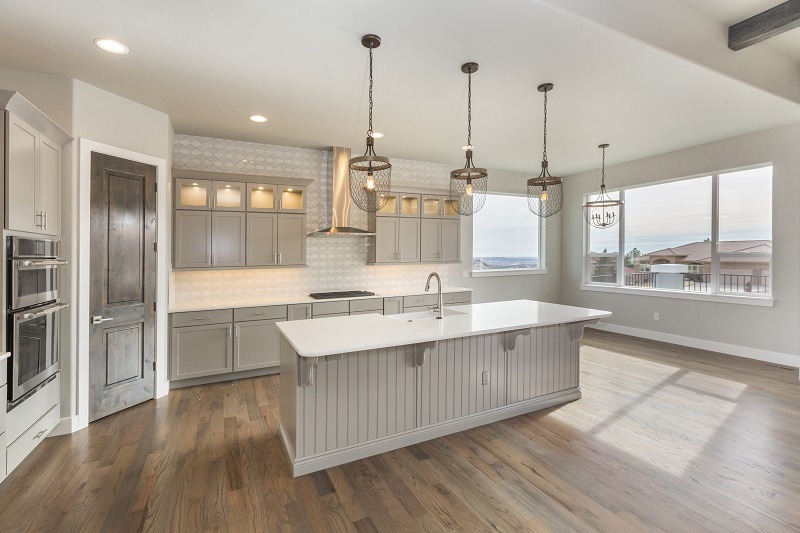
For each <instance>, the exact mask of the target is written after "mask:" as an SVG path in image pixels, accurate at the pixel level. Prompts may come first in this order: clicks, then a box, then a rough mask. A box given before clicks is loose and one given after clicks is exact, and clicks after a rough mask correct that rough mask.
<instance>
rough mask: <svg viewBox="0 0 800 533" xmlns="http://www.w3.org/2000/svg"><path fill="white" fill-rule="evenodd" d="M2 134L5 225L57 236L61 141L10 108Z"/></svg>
mask: <svg viewBox="0 0 800 533" xmlns="http://www.w3.org/2000/svg"><path fill="white" fill-rule="evenodd" d="M0 92H2V91H0ZM45 124H46V123H45ZM62 133H63V132H62ZM4 134H5V154H6V168H7V174H6V202H5V203H6V220H5V222H6V228H7V229H9V230H16V231H25V232H29V233H39V234H44V235H56V236H57V235H60V234H61V208H60V205H61V144H60V143H59V142H57V141H54V140H52V139H50V138H49V137H47V136H46V135H45V134H44V133H42V132H41V131H39V130H38V129H37V128H35V127H34V126H32V125H31V124H30V123H28V122H26V121H25V120H23V119H22V118H20V117H19V116H17V115H16V114H14V113H12V112H10V111H6V112H5V128H4ZM65 135H66V134H65Z"/></svg>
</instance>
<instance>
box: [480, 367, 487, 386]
mask: <svg viewBox="0 0 800 533" xmlns="http://www.w3.org/2000/svg"><path fill="white" fill-rule="evenodd" d="M481 382H482V383H483V384H484V385H488V384H489V371H488V370H484V371H483V374H481Z"/></svg>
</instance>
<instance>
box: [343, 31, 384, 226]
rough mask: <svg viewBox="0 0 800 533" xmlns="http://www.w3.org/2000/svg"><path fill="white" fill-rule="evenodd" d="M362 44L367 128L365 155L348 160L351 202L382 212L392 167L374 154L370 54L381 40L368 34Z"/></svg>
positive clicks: (368, 211) (362, 207) (360, 207)
mask: <svg viewBox="0 0 800 533" xmlns="http://www.w3.org/2000/svg"><path fill="white" fill-rule="evenodd" d="M361 44H362V45H363V46H364V47H365V48H368V49H369V126H368V127H367V142H366V145H367V149H366V150H365V151H364V155H362V156H358V157H353V158H352V159H350V180H349V182H350V183H349V188H350V198H352V200H353V203H354V204H356V206H357V207H358V208H359V209H361V210H362V211H366V212H367V213H375V212H377V211H380V210H381V209H383V207H385V206H386V202H388V200H389V198H388V194H389V192H391V188H392V163H391V161H389V158H388V157H383V156H379V155H378V154H377V153H376V152H375V137H374V136H373V130H372V106H373V100H372V50H373V49H374V48H378V47H379V46H380V45H381V38H380V37H378V36H377V35H373V34H367V35H364V36H363V37H361Z"/></svg>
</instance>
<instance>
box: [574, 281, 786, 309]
mask: <svg viewBox="0 0 800 533" xmlns="http://www.w3.org/2000/svg"><path fill="white" fill-rule="evenodd" d="M581 290H582V291H596V292H615V293H617V294H632V295H637V296H656V297H658V298H676V299H679V300H701V301H704V302H718V303H728V304H741V305H755V306H760V307H772V306H773V304H774V300H773V299H772V297H771V296H737V295H734V294H707V293H699V292H685V291H672V290H669V289H639V288H636V287H617V286H615V285H592V284H586V283H584V284H581Z"/></svg>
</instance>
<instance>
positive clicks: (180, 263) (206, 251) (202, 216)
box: [173, 211, 212, 268]
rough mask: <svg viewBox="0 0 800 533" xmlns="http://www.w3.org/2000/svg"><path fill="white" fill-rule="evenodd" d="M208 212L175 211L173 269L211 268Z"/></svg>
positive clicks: (209, 215)
mask: <svg viewBox="0 0 800 533" xmlns="http://www.w3.org/2000/svg"><path fill="white" fill-rule="evenodd" d="M211 215H212V213H211V212H210V211H175V242H174V243H173V248H174V254H173V257H174V265H173V266H174V267H175V268H202V267H209V266H211Z"/></svg>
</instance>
